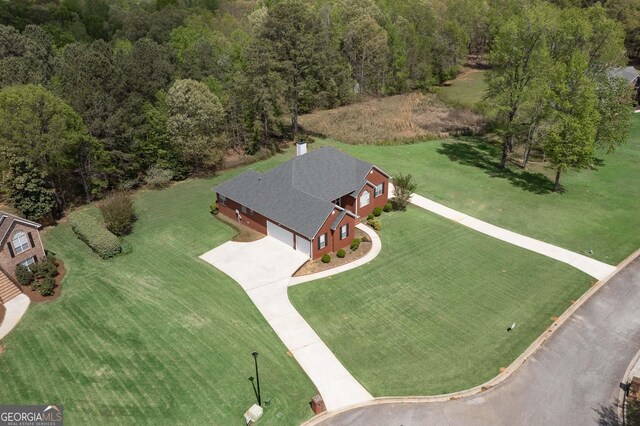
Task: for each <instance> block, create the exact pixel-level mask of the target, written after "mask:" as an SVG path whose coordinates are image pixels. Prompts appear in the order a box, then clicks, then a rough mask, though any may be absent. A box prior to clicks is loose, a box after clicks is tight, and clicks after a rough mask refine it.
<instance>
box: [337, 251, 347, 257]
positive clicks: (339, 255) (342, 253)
mask: <svg viewBox="0 0 640 426" xmlns="http://www.w3.org/2000/svg"><path fill="white" fill-rule="evenodd" d="M346 255H347V252H346V251H344V249H340V250H338V251H337V252H336V256H338V257H339V258H340V259H342V258H343V257H345V256H346Z"/></svg>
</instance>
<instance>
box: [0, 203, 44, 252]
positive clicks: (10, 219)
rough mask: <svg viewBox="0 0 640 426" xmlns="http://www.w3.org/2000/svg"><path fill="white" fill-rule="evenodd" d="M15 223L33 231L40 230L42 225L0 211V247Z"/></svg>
mask: <svg viewBox="0 0 640 426" xmlns="http://www.w3.org/2000/svg"><path fill="white" fill-rule="evenodd" d="M15 223H20V224H22V225H25V226H29V227H31V228H34V229H40V228H42V225H40V224H39V223H36V222H33V221H30V220H27V219H24V218H21V217H19V216H16V215H13V214H10V213H5V212H2V211H0V245H2V244H4V242H5V241H6V239H7V237H8V236H9V232H10V231H11V229H12V228H13V225H14V224H15Z"/></svg>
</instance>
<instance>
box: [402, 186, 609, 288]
mask: <svg viewBox="0 0 640 426" xmlns="http://www.w3.org/2000/svg"><path fill="white" fill-rule="evenodd" d="M389 191H390V193H393V185H392V184H391V183H389ZM411 204H414V205H416V206H418V207H420V208H423V209H425V210H428V211H430V212H432V213H435V214H437V215H440V216H442V217H446V218H447V219H450V220H453V221H454V222H458V223H459V224H461V225H464V226H466V227H467V228H471V229H473V230H475V231H478V232H482V233H483V234H485V235H489V236H490V237H493V238H497V239H499V240H502V241H505V242H507V243H510V244H513V245H515V246H518V247H522V248H524V249H527V250H531V251H533V252H536V253H539V254H542V255H544V256H547V257H550V258H552V259H555V260H558V261H560V262H563V263H566V264H568V265H571V266H573V267H574V268H576V269H579V270H581V271H582V272H584V273H586V274H589V275H591V276H592V277H594V278H597V279H598V280H602V279H604V278H606V277H607V276H608V275H609V274H611V273H612V272H613V271H615V269H616V268H615V266H611V265H608V264H606V263H603V262H600V261H598V260H595V259H592V258H590V257H587V256H583V255H581V254H578V253H575V252H572V251H569V250H566V249H563V248H561V247H558V246H554V245H553V244H549V243H545V242H543V241H540V240H536V239H534V238H530V237H526V236H524V235H521V234H518V233H515V232H512V231H508V230H506V229H504V228H500V227H498V226H495V225H492V224H490V223H487V222H484V221H482V220H479V219H476V218H475V217H472V216H469V215H467V214H464V213H461V212H459V211H457V210H454V209H451V208H449V207H447V206H444V205H442V204H440V203H437V202H435V201H432V200H430V199H428V198H426V197H423V196H422V195H418V194H413V196H412V197H411Z"/></svg>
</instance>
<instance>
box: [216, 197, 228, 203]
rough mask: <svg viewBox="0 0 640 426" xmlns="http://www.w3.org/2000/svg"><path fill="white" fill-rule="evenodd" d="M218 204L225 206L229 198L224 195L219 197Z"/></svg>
mask: <svg viewBox="0 0 640 426" xmlns="http://www.w3.org/2000/svg"><path fill="white" fill-rule="evenodd" d="M218 202H219V203H220V204H224V203H226V202H227V197H225V196H224V195H218Z"/></svg>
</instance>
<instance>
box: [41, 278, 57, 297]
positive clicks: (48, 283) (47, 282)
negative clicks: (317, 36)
mask: <svg viewBox="0 0 640 426" xmlns="http://www.w3.org/2000/svg"><path fill="white" fill-rule="evenodd" d="M55 286H56V282H55V281H54V280H53V278H51V277H47V278H45V279H44V280H42V281H41V282H40V294H41V295H43V296H51V295H52V294H53V288H54V287H55Z"/></svg>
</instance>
